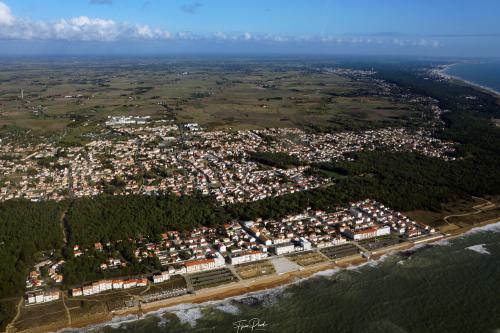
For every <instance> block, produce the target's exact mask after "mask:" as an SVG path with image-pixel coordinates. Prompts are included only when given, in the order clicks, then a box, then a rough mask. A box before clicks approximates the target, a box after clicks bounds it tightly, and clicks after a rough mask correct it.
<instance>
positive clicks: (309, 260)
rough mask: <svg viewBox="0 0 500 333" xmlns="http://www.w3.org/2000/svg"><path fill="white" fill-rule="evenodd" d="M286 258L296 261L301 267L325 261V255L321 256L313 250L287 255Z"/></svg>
mask: <svg viewBox="0 0 500 333" xmlns="http://www.w3.org/2000/svg"><path fill="white" fill-rule="evenodd" d="M287 258H288V259H289V260H291V261H293V262H294V263H296V264H297V265H299V266H303V267H305V266H311V265H315V264H319V263H320V262H325V261H326V258H325V257H323V256H322V255H321V254H319V253H318V252H313V251H310V252H304V253H296V254H292V255H290V256H287Z"/></svg>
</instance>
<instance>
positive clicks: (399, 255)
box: [78, 223, 500, 333]
mask: <svg viewBox="0 0 500 333" xmlns="http://www.w3.org/2000/svg"><path fill="white" fill-rule="evenodd" d="M252 319H254V320H253V321H252ZM241 321H245V322H246V323H248V322H250V323H259V324H260V326H259V327H254V330H253V331H252V329H251V327H240V329H239V330H238V322H241ZM245 322H244V323H245ZM78 331H80V332H95V333H124V332H127V333H128V332H134V333H159V332H165V333H166V332H169V333H170V332H236V333H245V332H301V333H302V332H304V333H309V332H380V333H392V332H394V333H400V332H422V333H431V332H436V333H445V332H450V333H458V332H464V333H465V332H467V333H469V332H491V333H495V332H500V223H497V224H493V225H489V226H486V227H482V228H478V229H474V230H473V231H470V232H468V233H467V234H465V235H463V236H460V237H458V238H455V239H451V240H446V241H440V242H437V243H434V244H430V245H421V246H418V247H415V248H414V249H410V250H407V251H403V252H396V253H392V254H390V255H386V256H384V257H382V258H381V259H379V260H377V261H371V262H369V263H367V264H364V265H362V266H359V267H352V268H350V269H334V270H329V271H326V272H321V273H319V274H316V275H315V276H313V277H311V278H308V279H304V280H301V281H298V282H296V283H293V284H291V285H289V286H284V287H279V288H275V289H271V290H267V291H262V292H256V293H251V294H247V295H243V296H239V297H234V298H231V299H227V300H223V301H217V302H207V303H204V304H200V305H194V304H183V305H178V306H174V307H170V308H166V309H163V310H160V311H158V312H156V313H152V314H149V315H146V316H145V317H143V318H137V317H135V316H129V317H127V318H117V319H115V320H114V321H113V322H111V323H106V324H102V325H99V326H95V327H90V328H86V329H82V330H78Z"/></svg>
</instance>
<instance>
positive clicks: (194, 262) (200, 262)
mask: <svg viewBox="0 0 500 333" xmlns="http://www.w3.org/2000/svg"><path fill="white" fill-rule="evenodd" d="M212 262H215V260H214V259H198V260H191V261H186V262H185V263H184V265H185V266H186V267H191V266H197V265H203V264H208V263H212Z"/></svg>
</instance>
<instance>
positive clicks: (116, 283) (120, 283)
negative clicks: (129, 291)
mask: <svg viewBox="0 0 500 333" xmlns="http://www.w3.org/2000/svg"><path fill="white" fill-rule="evenodd" d="M112 284H113V289H123V280H113V283H112Z"/></svg>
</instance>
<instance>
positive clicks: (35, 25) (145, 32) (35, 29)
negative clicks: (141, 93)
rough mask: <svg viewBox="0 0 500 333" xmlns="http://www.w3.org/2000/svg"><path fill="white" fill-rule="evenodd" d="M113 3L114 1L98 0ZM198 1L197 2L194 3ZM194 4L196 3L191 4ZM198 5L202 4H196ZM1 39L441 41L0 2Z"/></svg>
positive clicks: (421, 43) (407, 43) (404, 44)
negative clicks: (209, 27) (41, 11)
mask: <svg viewBox="0 0 500 333" xmlns="http://www.w3.org/2000/svg"><path fill="white" fill-rule="evenodd" d="M97 2H100V3H111V1H97ZM194 4H197V3H194ZM191 5H193V4H191ZM193 6H194V7H195V8H198V7H199V6H200V5H193ZM0 39H23V40H67V41H103V42H104V41H118V40H170V39H175V40H184V41H195V40H204V41H226V42H241V43H243V42H248V43H251V42H260V43H300V44H305V43H310V44H327V45H352V46H355V45H379V46H384V45H387V46H401V47H423V48H436V47H439V46H440V43H439V41H436V40H433V39H428V38H419V37H405V36H403V37H394V36H383V35H381V36H363V35H359V36H344V35H343V36H335V35H331V36H329V35H325V36H311V35H303V36H286V35H279V34H264V33H253V32H249V31H246V32H242V33H241V32H239V33H238V32H234V33H228V32H221V31H219V32H216V33H212V34H195V33H191V32H178V33H174V34H172V33H170V32H169V31H167V30H164V29H160V28H155V27H150V26H149V25H133V24H129V23H127V22H117V21H114V20H109V19H102V18H91V17H87V16H78V17H74V18H69V19H65V18H62V19H59V20H57V21H51V22H49V21H36V20H32V19H30V18H22V17H16V16H14V15H12V13H11V11H10V8H9V7H8V6H7V5H6V4H5V3H3V2H2V1H0Z"/></svg>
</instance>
